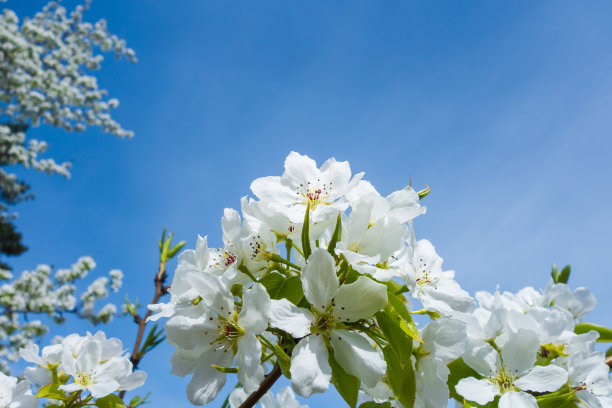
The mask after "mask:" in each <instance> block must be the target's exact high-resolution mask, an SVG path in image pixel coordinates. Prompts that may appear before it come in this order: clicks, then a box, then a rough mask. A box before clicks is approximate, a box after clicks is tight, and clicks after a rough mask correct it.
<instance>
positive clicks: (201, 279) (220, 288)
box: [187, 272, 234, 316]
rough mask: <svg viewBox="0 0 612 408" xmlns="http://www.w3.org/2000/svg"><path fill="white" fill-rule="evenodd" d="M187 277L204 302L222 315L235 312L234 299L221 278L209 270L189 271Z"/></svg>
mask: <svg viewBox="0 0 612 408" xmlns="http://www.w3.org/2000/svg"><path fill="white" fill-rule="evenodd" d="M187 279H188V281H189V283H190V284H191V285H193V287H194V288H195V289H196V290H197V291H198V293H199V294H200V296H202V299H203V300H204V302H205V303H206V304H207V305H208V306H210V307H212V308H213V309H215V310H216V311H217V313H219V314H220V315H222V316H230V315H231V314H232V313H234V299H233V297H232V294H231V293H230V291H229V289H228V288H227V286H226V285H225V283H224V282H223V281H222V279H221V278H219V277H217V276H215V275H212V274H210V273H208V272H201V273H193V272H191V273H189V274H188V275H187Z"/></svg>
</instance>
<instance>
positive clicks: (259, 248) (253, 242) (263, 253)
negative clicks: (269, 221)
mask: <svg viewBox="0 0 612 408" xmlns="http://www.w3.org/2000/svg"><path fill="white" fill-rule="evenodd" d="M249 248H250V256H251V259H252V260H253V261H267V260H268V254H269V252H268V250H267V247H266V244H265V242H263V240H262V239H261V235H259V234H258V235H254V236H252V237H251V238H250V240H249Z"/></svg>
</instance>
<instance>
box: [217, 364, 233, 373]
mask: <svg viewBox="0 0 612 408" xmlns="http://www.w3.org/2000/svg"><path fill="white" fill-rule="evenodd" d="M211 367H212V368H214V369H215V370H217V371H219V372H222V373H226V374H236V373H237V372H238V368H236V367H221V366H218V365H216V364H211Z"/></svg>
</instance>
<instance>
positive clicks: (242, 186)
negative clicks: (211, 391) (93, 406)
mask: <svg viewBox="0 0 612 408" xmlns="http://www.w3.org/2000/svg"><path fill="white" fill-rule="evenodd" d="M43 4H45V1H42V0H27V1H24V0H9V1H8V2H7V3H6V4H5V5H3V6H4V7H9V8H12V9H14V10H15V11H16V12H17V13H18V15H20V16H26V15H32V14H33V13H34V12H35V11H37V10H39V9H40V8H41V7H42V6H43ZM64 4H65V5H66V6H67V7H69V8H71V7H73V6H74V5H75V4H76V2H75V1H72V0H70V1H65V2H64ZM88 16H89V17H88V18H89V19H90V20H93V19H97V18H101V17H104V18H106V19H107V20H108V26H109V29H110V30H111V31H112V32H114V33H116V34H118V35H119V36H120V37H122V38H125V39H126V40H127V42H128V45H129V46H131V47H132V48H134V49H135V51H136V53H137V55H138V58H139V62H138V64H136V65H132V64H130V63H128V62H125V61H121V62H116V61H114V60H113V59H112V58H111V57H110V56H109V57H108V59H107V61H105V64H103V69H102V71H100V72H99V74H98V78H99V83H100V85H101V86H102V87H104V88H106V89H108V90H109V91H110V94H111V95H112V96H113V97H117V98H118V99H119V100H120V101H121V105H120V107H119V108H118V109H116V110H115V113H114V116H115V118H116V119H117V120H119V121H120V122H121V123H122V124H123V125H124V127H126V128H127V129H131V130H134V131H135V133H136V136H135V137H134V138H133V139H131V140H121V139H117V138H115V137H114V136H109V135H106V134H101V133H100V132H99V131H98V130H97V129H90V130H88V131H87V132H85V133H83V134H67V133H65V132H63V131H59V130H53V129H49V128H38V129H32V130H31V131H30V137H38V138H42V139H46V140H48V141H49V142H50V148H49V155H50V156H51V157H54V158H56V159H58V160H72V161H73V162H74V168H73V177H72V178H71V179H70V180H65V179H62V178H61V177H58V176H52V177H49V176H45V175H37V174H33V173H32V172H26V173H23V172H21V173H20V174H23V176H24V178H25V179H26V181H28V182H30V183H31V184H32V189H33V191H34V192H35V193H36V194H37V198H36V200H34V201H31V202H27V203H24V204H20V205H19V206H18V207H16V210H17V211H18V212H19V213H20V218H19V220H18V222H17V225H18V227H19V229H20V230H21V231H22V232H23V234H24V241H25V243H26V244H27V245H28V246H29V247H30V250H29V251H28V252H27V253H26V254H24V255H23V256H21V257H18V258H16V259H13V260H11V263H12V265H14V267H15V269H16V270H17V271H19V270H21V269H23V268H33V267H34V266H35V265H36V264H38V263H49V264H53V265H56V266H58V267H66V266H68V265H70V264H71V263H73V262H74V261H75V260H76V259H77V258H78V257H79V256H81V255H85V254H89V255H92V256H94V258H95V259H96V261H97V263H98V265H99V266H98V269H97V271H98V272H99V273H106V272H107V271H108V270H110V269H112V268H119V269H122V270H123V271H124V273H125V274H126V279H125V283H124V287H123V289H122V292H121V295H120V296H116V297H115V298H114V299H115V300H116V301H117V302H120V301H121V299H122V297H123V295H124V294H125V293H128V294H129V295H130V297H132V298H134V297H138V298H139V299H140V300H141V303H145V302H148V300H149V299H150V298H151V297H152V295H153V284H152V276H153V273H154V271H155V268H156V263H157V247H156V241H157V239H158V236H159V234H160V232H161V230H162V228H163V227H164V226H168V228H169V229H170V230H171V231H174V232H175V233H176V236H177V238H179V239H184V240H187V242H188V243H187V247H190V248H192V247H194V246H195V239H196V236H197V234H201V235H208V236H209V243H210V244H211V245H213V246H215V245H219V244H220V239H221V229H220V223H219V221H220V218H221V216H222V214H223V208H224V207H238V206H239V200H240V197H242V196H244V195H247V194H248V193H249V185H250V183H251V181H252V180H253V179H254V178H257V177H261V176H267V175H280V174H281V173H282V171H283V168H282V165H283V160H284V158H285V156H286V155H287V154H288V153H289V152H290V151H291V150H296V151H298V152H300V153H302V154H308V155H310V156H311V157H313V158H315V159H316V160H317V161H318V162H319V163H322V162H323V161H324V160H326V159H327V158H329V157H332V156H335V157H336V158H337V159H338V160H348V161H349V162H350V163H351V166H352V169H353V171H354V172H358V171H365V172H366V176H365V178H366V179H368V180H369V181H371V182H372V183H373V184H374V185H375V186H376V187H377V188H378V190H379V191H380V192H381V193H382V194H388V193H390V192H392V191H395V190H398V189H400V188H402V187H404V186H405V185H406V184H408V182H409V176H410V177H411V178H412V180H413V183H414V185H415V186H416V187H417V188H422V187H424V186H425V185H426V184H427V185H429V186H431V188H432V192H431V194H430V196H428V197H427V198H426V200H425V201H424V203H425V204H426V205H427V209H428V211H427V214H426V215H425V216H421V217H419V218H418V219H417V221H416V232H417V236H418V237H420V238H427V239H429V240H430V241H432V242H433V244H434V245H435V246H436V248H437V250H438V252H439V254H440V255H441V256H442V257H443V258H444V259H445V266H446V268H448V269H454V270H456V272H457V280H458V281H459V282H460V283H461V285H462V286H463V287H464V288H465V289H467V290H468V291H470V292H471V293H474V292H475V291H477V290H488V291H493V290H495V288H496V285H498V284H499V285H500V288H501V289H502V290H509V291H516V290H518V289H520V288H522V287H524V286H529V285H531V286H534V287H536V288H542V287H544V286H545V285H546V283H547V281H548V277H549V272H550V265H551V263H553V262H554V263H557V264H558V265H565V264H571V265H572V268H573V273H572V276H571V278H570V285H571V286H572V287H574V288H575V287H577V286H587V287H589V288H590V289H591V290H592V291H593V293H594V294H595V295H596V297H597V298H598V300H599V305H598V307H597V309H596V310H595V311H594V312H592V313H591V315H590V316H588V319H587V320H589V321H594V322H598V323H600V324H605V325H607V326H612V317H611V316H610V313H609V311H610V310H612V297H610V295H609V294H610V287H611V285H612V277H611V276H612V275H611V274H612V271H611V269H612V268H611V267H610V261H609V259H608V257H609V256H610V253H611V251H612V239H611V234H610V231H612V216H611V215H610V211H611V208H612V207H611V204H610V203H611V201H612V182H611V176H612V160H611V159H610V156H611V149H612V138H611V137H610V131H611V129H612V114H611V113H610V112H611V108H612V24H610V21H612V4H611V3H609V2H603V1H591V2H588V5H586V4H585V3H580V2H572V1H539V2H533V1H513V2H490V1H470V2H450V1H447V2H443V1H415V2H399V1H386V2H375V1H351V2H348V1H315V2H312V1H310V2H297V1H296V2H282V1H258V2H256V3H253V2H250V1H232V2H229V1H196V0H192V1H173V2H168V1H161V0H129V1H126V0H94V2H93V5H92V8H91V10H90V12H89V13H88ZM173 267H174V265H172V267H171V269H172V268H173ZM70 323H71V325H66V326H63V327H60V328H59V329H58V330H57V332H58V333H63V334H67V333H69V332H72V331H76V330H78V331H81V332H83V331H85V330H87V329H88V328H87V326H86V325H84V324H81V323H79V322H74V321H72V322H70ZM105 330H106V331H107V333H109V334H110V335H113V336H119V337H121V338H122V339H123V341H124V343H125V345H126V346H130V347H131V345H132V343H133V340H134V337H135V332H136V327H135V325H134V324H133V323H131V321H129V319H126V318H123V319H119V321H118V322H115V323H113V324H112V325H111V326H109V327H107V328H106V329H105ZM171 350H172V348H171V347H170V346H168V345H164V346H160V347H159V348H158V349H156V350H155V351H154V352H153V353H152V354H150V355H148V356H147V357H146V358H145V360H144V361H143V363H142V366H141V368H143V369H144V370H146V371H148V372H149V380H148V381H147V383H146V384H145V386H144V387H143V388H142V390H144V391H145V392H146V391H148V390H151V391H153V393H152V396H151V402H152V405H151V406H173V407H189V406H191V405H190V404H189V403H188V402H187V399H186V396H185V388H186V385H187V382H188V381H187V379H186V378H178V377H173V376H170V375H169V370H170V364H169V358H170V353H171ZM284 384H285V383H283V384H282V385H284ZM222 400H223V397H221V398H218V401H215V402H213V403H211V404H210V405H209V406H211V407H218V406H220V404H221V401H222ZM339 401H340V400H339V397H338V396H337V395H336V394H335V392H328V393H326V394H324V395H320V396H316V397H313V398H311V399H310V400H308V403H309V404H310V406H311V407H315V406H332V405H334V404H335V403H338V404H339V405H338V406H341V405H340V402H339Z"/></svg>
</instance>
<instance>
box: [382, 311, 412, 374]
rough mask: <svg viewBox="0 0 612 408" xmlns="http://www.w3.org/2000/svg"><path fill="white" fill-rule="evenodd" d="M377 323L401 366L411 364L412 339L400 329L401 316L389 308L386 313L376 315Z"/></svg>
mask: <svg viewBox="0 0 612 408" xmlns="http://www.w3.org/2000/svg"><path fill="white" fill-rule="evenodd" d="M375 316H376V321H377V322H378V326H379V327H380V329H381V330H382V331H383V333H384V334H385V337H386V338H387V340H389V344H390V345H391V347H392V348H393V351H395V354H397V356H398V357H399V360H400V364H401V365H402V367H403V366H405V365H406V364H411V362H410V357H411V356H412V338H411V337H410V336H408V335H407V334H406V332H405V331H404V330H403V329H402V328H401V327H400V322H401V320H400V317H399V315H398V314H397V313H396V312H395V311H394V310H393V309H392V308H391V307H390V306H389V305H387V307H386V308H385V310H384V312H383V311H380V312H378V313H376V315H375Z"/></svg>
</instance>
